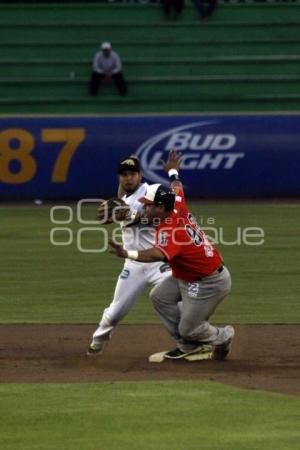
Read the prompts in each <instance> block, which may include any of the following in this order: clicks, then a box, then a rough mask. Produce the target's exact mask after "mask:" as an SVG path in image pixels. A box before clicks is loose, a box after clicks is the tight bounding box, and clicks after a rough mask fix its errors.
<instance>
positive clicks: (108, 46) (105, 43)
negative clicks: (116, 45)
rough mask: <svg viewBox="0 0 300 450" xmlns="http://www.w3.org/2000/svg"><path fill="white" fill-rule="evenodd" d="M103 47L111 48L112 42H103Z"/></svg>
mask: <svg viewBox="0 0 300 450" xmlns="http://www.w3.org/2000/svg"><path fill="white" fill-rule="evenodd" d="M101 49H102V50H111V43H110V42H108V41H105V42H102V44H101Z"/></svg>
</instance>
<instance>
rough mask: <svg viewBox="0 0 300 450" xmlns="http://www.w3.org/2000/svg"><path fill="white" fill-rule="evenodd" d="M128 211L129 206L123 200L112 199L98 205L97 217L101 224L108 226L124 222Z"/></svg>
mask: <svg viewBox="0 0 300 450" xmlns="http://www.w3.org/2000/svg"><path fill="white" fill-rule="evenodd" d="M128 211H129V206H128V205H126V203H125V202H124V201H123V200H121V199H120V198H117V197H112V198H110V199H108V200H106V201H105V202H103V203H101V204H100V205H99V207H98V210H97V216H98V219H99V220H100V222H101V223H102V224H108V223H113V222H119V221H121V220H124V218H125V216H126V214H127V213H128Z"/></svg>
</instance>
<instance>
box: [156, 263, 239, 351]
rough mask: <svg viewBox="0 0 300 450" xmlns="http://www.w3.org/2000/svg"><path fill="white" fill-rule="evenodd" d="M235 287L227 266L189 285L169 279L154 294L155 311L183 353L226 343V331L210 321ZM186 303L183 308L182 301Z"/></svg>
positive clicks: (158, 286)
mask: <svg viewBox="0 0 300 450" xmlns="http://www.w3.org/2000/svg"><path fill="white" fill-rule="evenodd" d="M230 288H231V276H230V273H229V271H228V269H227V268H226V267H224V268H223V270H222V272H220V273H219V272H218V271H215V272H214V273H213V274H212V275H210V276H208V277H205V278H203V279H202V280H200V281H195V282H187V281H183V280H179V279H176V278H173V277H172V276H170V277H168V278H166V279H165V280H163V281H162V282H161V283H159V284H158V285H157V286H155V287H154V288H153V289H152V291H151V292H150V298H151V300H152V302H153V305H154V308H155V309H156V311H157V312H158V314H159V316H160V319H161V321H162V323H163V324H164V325H165V327H166V328H167V330H168V331H169V333H170V334H171V336H173V337H174V338H175V339H176V341H177V346H178V347H179V348H180V350H182V351H190V350H193V349H194V348H196V347H198V346H199V343H207V344H212V345H214V344H215V345H218V344H220V343H222V341H223V336H225V335H224V328H219V327H214V326H213V325H210V323H209V322H208V319H209V317H210V316H211V315H212V314H213V312H214V311H215V309H216V307H217V306H218V304H219V303H220V302H221V301H222V300H223V299H224V298H225V297H226V295H227V294H228V293H229V291H230ZM180 301H182V304H180V305H181V306H180V307H179V305H178V302H180Z"/></svg>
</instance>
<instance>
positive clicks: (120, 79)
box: [90, 72, 127, 96]
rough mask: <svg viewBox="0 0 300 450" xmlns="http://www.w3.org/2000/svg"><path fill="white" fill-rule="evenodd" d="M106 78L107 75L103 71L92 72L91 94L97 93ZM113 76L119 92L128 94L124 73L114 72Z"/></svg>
mask: <svg viewBox="0 0 300 450" xmlns="http://www.w3.org/2000/svg"><path fill="white" fill-rule="evenodd" d="M104 78H105V75H104V74H102V73H97V72H93V73H92V77H91V80H90V94H91V95H92V96H95V95H97V92H98V90H99V87H100V85H101V84H102V82H103V80H104ZM111 78H112V80H113V82H114V83H115V85H116V87H117V89H118V91H119V94H120V95H126V93H127V86H126V81H125V79H124V76H123V73H122V72H118V73H114V74H112V76H111Z"/></svg>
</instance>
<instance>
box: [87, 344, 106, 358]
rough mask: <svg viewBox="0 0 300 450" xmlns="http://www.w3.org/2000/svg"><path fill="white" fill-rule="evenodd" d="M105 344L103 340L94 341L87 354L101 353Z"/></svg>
mask: <svg viewBox="0 0 300 450" xmlns="http://www.w3.org/2000/svg"><path fill="white" fill-rule="evenodd" d="M103 348H104V344H103V342H96V341H92V342H91V344H90V346H89V348H88V350H87V352H86V354H87V356H96V355H100V354H101V353H102V352H103Z"/></svg>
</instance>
